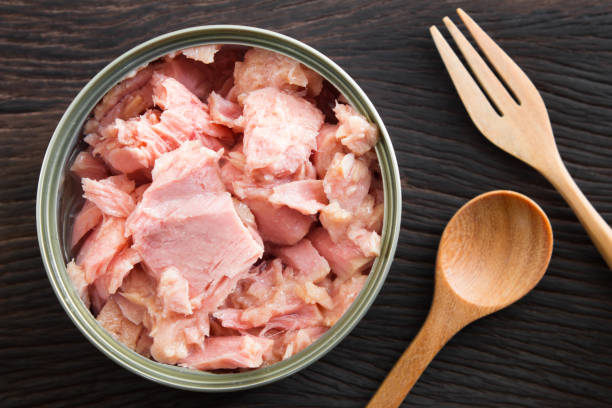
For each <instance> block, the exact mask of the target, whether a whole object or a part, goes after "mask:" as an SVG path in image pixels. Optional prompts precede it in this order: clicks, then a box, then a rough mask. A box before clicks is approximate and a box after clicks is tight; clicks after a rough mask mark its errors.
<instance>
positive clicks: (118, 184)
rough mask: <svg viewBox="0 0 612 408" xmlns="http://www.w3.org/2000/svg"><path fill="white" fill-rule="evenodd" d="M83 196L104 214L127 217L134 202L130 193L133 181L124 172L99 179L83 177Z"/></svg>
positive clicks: (132, 209)
mask: <svg viewBox="0 0 612 408" xmlns="http://www.w3.org/2000/svg"><path fill="white" fill-rule="evenodd" d="M82 184H83V191H84V192H85V194H83V197H85V198H86V199H87V200H89V201H91V202H92V203H94V204H95V205H96V207H98V208H99V209H100V210H102V212H103V213H104V214H106V215H110V216H112V217H127V216H128V215H130V213H131V212H132V211H134V207H135V206H136V204H135V203H134V198H133V197H132V196H131V195H130V193H132V191H134V182H133V181H131V180H129V179H128V178H127V177H126V176H125V175H124V174H122V175H120V176H111V177H108V178H105V179H102V180H99V181H96V180H92V179H89V178H84V179H83V180H82Z"/></svg>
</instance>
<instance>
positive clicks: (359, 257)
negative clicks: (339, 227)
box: [308, 228, 374, 280]
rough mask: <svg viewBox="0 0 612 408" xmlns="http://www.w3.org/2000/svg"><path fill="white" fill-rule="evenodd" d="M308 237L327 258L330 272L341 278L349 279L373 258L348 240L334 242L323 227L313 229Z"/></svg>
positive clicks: (365, 266) (369, 263)
mask: <svg viewBox="0 0 612 408" xmlns="http://www.w3.org/2000/svg"><path fill="white" fill-rule="evenodd" d="M308 238H309V239H310V240H311V241H312V245H313V246H314V247H315V248H316V249H317V251H319V253H320V254H321V255H322V256H323V257H324V258H325V259H327V262H328V263H329V266H330V267H331V270H332V272H334V273H335V274H336V275H338V278H340V279H341V280H345V279H349V278H350V277H351V276H353V275H356V274H359V273H360V272H362V271H364V270H366V269H367V268H368V267H369V266H370V265H371V263H372V261H373V259H374V257H373V256H365V255H363V254H362V253H361V250H360V249H359V248H358V247H357V246H356V245H355V244H354V243H352V242H351V241H349V240H343V241H340V242H338V243H335V242H334V241H332V239H331V237H330V236H329V234H328V233H327V231H326V230H324V229H323V228H317V229H315V230H314V231H312V232H311V233H310V234H309V235H308Z"/></svg>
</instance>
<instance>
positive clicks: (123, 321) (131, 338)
mask: <svg viewBox="0 0 612 408" xmlns="http://www.w3.org/2000/svg"><path fill="white" fill-rule="evenodd" d="M96 320H98V323H100V325H101V326H102V327H104V328H105V329H106V330H107V331H108V332H109V333H111V334H112V335H113V337H115V338H116V339H117V340H119V341H120V342H121V343H123V344H124V345H126V346H127V347H129V348H131V349H134V347H136V342H137V341H138V337H139V336H140V332H141V331H142V326H141V325H136V324H134V323H132V322H131V321H129V320H128V319H127V318H126V317H125V316H123V313H121V309H120V308H119V306H118V305H117V302H115V300H114V299H113V298H112V297H111V298H110V299H108V301H107V302H106V304H105V305H104V307H103V308H102V310H101V311H100V314H98V317H96Z"/></svg>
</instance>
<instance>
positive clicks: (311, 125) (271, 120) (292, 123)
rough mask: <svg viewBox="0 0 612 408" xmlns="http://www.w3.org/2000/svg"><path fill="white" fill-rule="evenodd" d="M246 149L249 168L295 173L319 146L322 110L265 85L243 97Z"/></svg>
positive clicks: (277, 175) (272, 173)
mask: <svg viewBox="0 0 612 408" xmlns="http://www.w3.org/2000/svg"><path fill="white" fill-rule="evenodd" d="M244 118H245V128H244V142H243V143H244V153H245V155H246V164H247V169H248V170H249V171H259V172H261V173H262V174H269V175H272V176H274V177H283V176H288V175H291V174H293V173H295V172H296V171H297V170H298V169H299V168H300V167H301V166H303V165H304V164H305V163H306V162H307V161H308V159H309V157H310V153H311V151H313V150H315V149H316V148H317V134H318V133H319V128H320V127H321V125H322V124H323V114H322V113H321V111H320V110H319V109H317V108H316V107H315V106H313V105H312V104H311V103H309V102H307V101H306V100H305V99H302V98H298V97H296V96H293V95H288V94H286V93H283V92H281V91H279V90H278V89H276V88H263V89H260V90H257V91H253V92H251V93H249V94H248V95H247V96H246V98H245V99H244Z"/></svg>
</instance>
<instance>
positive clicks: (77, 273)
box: [66, 260, 90, 308]
mask: <svg viewBox="0 0 612 408" xmlns="http://www.w3.org/2000/svg"><path fill="white" fill-rule="evenodd" d="M66 272H67V273H68V277H70V281H71V282H72V284H73V285H74V288H75V289H76V291H77V294H78V295H79V297H80V298H81V300H82V301H83V303H84V304H85V306H86V307H87V308H89V305H90V302H89V291H88V290H87V282H86V281H85V271H84V270H83V268H81V267H80V266H78V265H77V264H75V263H74V260H73V261H70V262H69V263H68V265H66Z"/></svg>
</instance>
